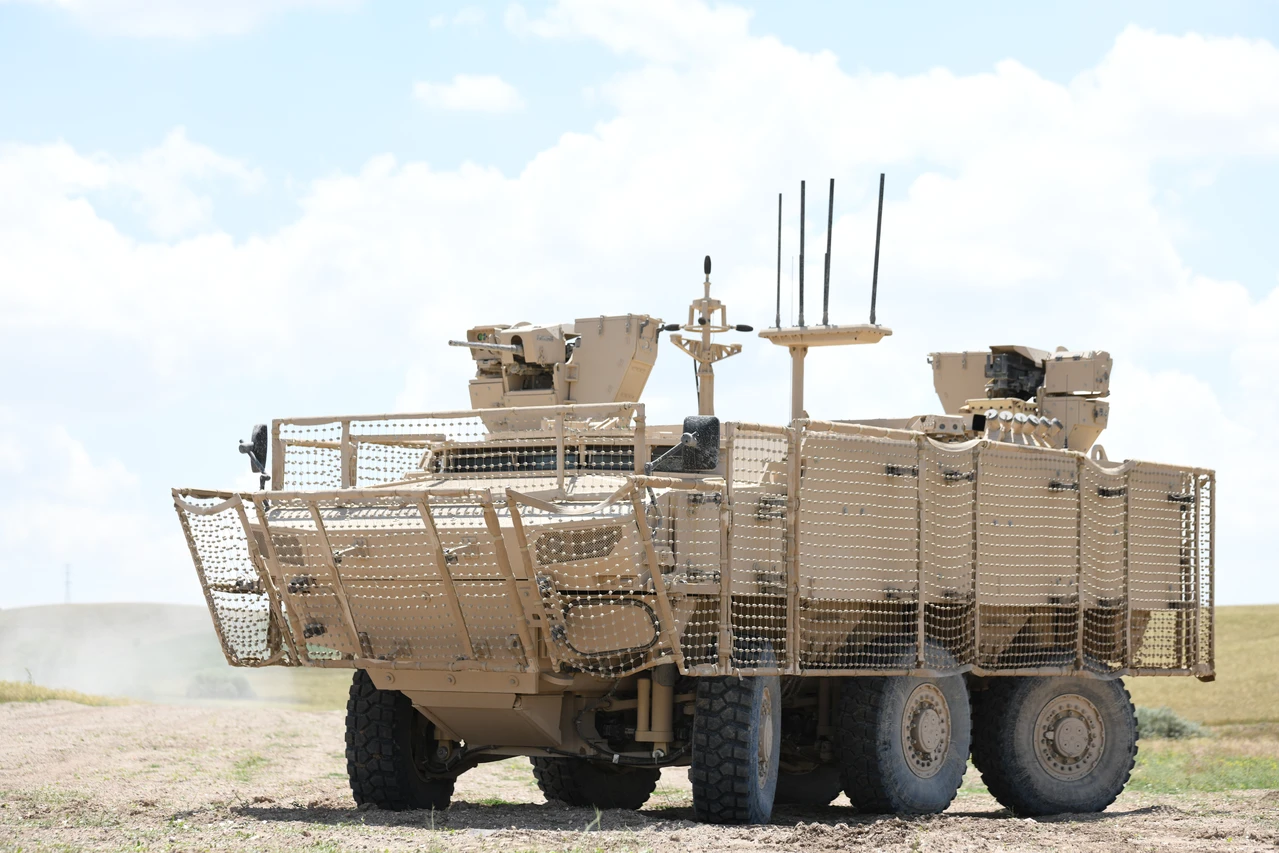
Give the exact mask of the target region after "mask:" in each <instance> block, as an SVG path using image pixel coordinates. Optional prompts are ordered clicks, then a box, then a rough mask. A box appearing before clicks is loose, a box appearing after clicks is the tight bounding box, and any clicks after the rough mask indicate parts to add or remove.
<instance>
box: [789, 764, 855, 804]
mask: <svg viewBox="0 0 1279 853" xmlns="http://www.w3.org/2000/svg"><path fill="white" fill-rule="evenodd" d="M843 790H844V783H843V781H842V780H841V779H840V773H839V768H838V767H836V766H835V765H834V764H823V765H821V766H819V767H816V768H814V769H813V770H810V771H808V772H807V773H779V774H778V775H777V795H776V796H775V797H774V798H773V802H774V803H776V804H777V805H788V806H829V805H830V804H831V802H832V801H833V800H834V799H835V798H836V797H838V796H839V795H840V793H842V792H843Z"/></svg>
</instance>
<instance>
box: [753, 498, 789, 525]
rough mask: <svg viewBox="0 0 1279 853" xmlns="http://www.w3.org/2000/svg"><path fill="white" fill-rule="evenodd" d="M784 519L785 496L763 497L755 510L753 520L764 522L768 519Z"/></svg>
mask: <svg viewBox="0 0 1279 853" xmlns="http://www.w3.org/2000/svg"><path fill="white" fill-rule="evenodd" d="M785 517H786V496H785V495H764V496H763V497H761V498H760V499H759V506H758V507H756V509H755V518H756V519H758V520H759V521H766V520H768V519H770V518H785Z"/></svg>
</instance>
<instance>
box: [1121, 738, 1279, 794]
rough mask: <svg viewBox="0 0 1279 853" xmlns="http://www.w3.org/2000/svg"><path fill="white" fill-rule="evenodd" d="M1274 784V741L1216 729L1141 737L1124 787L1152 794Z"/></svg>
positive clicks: (1277, 752) (1278, 744)
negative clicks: (1184, 736) (1203, 734)
mask: <svg viewBox="0 0 1279 853" xmlns="http://www.w3.org/2000/svg"><path fill="white" fill-rule="evenodd" d="M1274 788H1279V740H1275V739H1273V738H1268V737H1262V738H1241V737H1232V736H1230V735H1229V734H1218V735H1217V736H1216V737H1213V738H1203V739H1198V740H1155V741H1142V743H1141V749H1140V751H1139V752H1138V754H1137V766H1136V768H1135V769H1134V770H1133V774H1132V781H1131V782H1129V783H1128V790H1131V791H1146V792H1149V793H1154V794H1180V793H1188V792H1203V791H1235V790H1245V789H1274Z"/></svg>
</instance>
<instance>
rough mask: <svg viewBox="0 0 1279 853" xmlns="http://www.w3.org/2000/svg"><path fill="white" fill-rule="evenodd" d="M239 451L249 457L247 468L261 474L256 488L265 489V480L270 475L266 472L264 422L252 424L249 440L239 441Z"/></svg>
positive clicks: (269, 477) (265, 432) (265, 433)
mask: <svg viewBox="0 0 1279 853" xmlns="http://www.w3.org/2000/svg"><path fill="white" fill-rule="evenodd" d="M240 452H241V453H243V454H246V455H247V456H248V457H249V469H250V470H252V471H253V473H254V474H260V475H261V476H260V477H259V478H258V488H259V489H265V488H266V481H267V480H269V479H271V475H270V474H268V473H266V455H267V431H266V424H255V425H254V426H253V431H252V432H251V433H249V440H248V441H241V442H240Z"/></svg>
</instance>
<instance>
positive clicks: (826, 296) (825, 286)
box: [822, 178, 875, 326]
mask: <svg viewBox="0 0 1279 853" xmlns="http://www.w3.org/2000/svg"><path fill="white" fill-rule="evenodd" d="M834 224H835V179H834V178H831V179H830V203H829V204H828V205H827V207H826V278H825V279H824V280H823V282H822V325H823V326H829V325H830V232H831V228H832V227H833V226H834ZM871 322H872V323H873V322H875V319H874V318H873V317H872V318H871Z"/></svg>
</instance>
